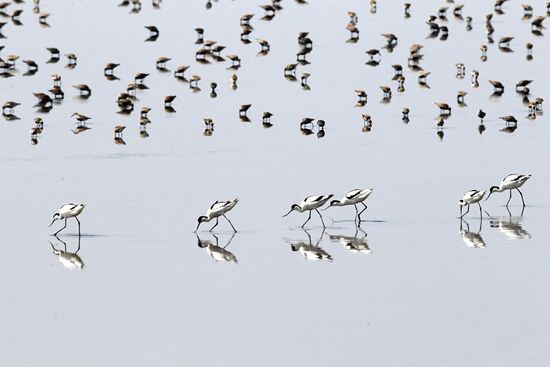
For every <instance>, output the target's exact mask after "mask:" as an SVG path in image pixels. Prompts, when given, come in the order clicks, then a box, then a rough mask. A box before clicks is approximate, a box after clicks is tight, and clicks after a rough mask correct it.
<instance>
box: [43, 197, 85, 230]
mask: <svg viewBox="0 0 550 367" xmlns="http://www.w3.org/2000/svg"><path fill="white" fill-rule="evenodd" d="M84 207H85V205H84V204H65V205H63V206H62V207H61V208H60V209H59V210H58V212H57V213H55V214H54V215H53V220H52V222H51V223H50V225H49V227H51V226H52V224H54V222H55V221H56V220H60V219H65V225H64V226H63V228H61V229H60V230H59V231H57V232H55V233H54V234H53V235H54V236H56V235H57V234H58V233H59V232H61V231H62V230H64V229H65V228H67V219H69V218H74V219H76V221H77V222H78V234H79V235H80V221H79V220H78V216H79V215H80V213H82V211H83V210H84Z"/></svg>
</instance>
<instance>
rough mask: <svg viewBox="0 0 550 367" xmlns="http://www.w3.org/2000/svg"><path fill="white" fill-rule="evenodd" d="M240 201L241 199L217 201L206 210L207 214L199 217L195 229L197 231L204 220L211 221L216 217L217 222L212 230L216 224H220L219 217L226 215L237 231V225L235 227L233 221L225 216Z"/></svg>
mask: <svg viewBox="0 0 550 367" xmlns="http://www.w3.org/2000/svg"><path fill="white" fill-rule="evenodd" d="M238 202H239V199H238V198H237V199H234V200H228V201H216V202H215V203H214V204H212V206H210V208H209V209H208V210H207V211H206V215H202V216H200V217H199V219H198V222H199V223H198V224H197V228H196V229H195V232H197V230H198V229H199V227H200V225H201V223H202V222H210V221H211V220H212V219H216V224H214V226H213V227H212V228H210V231H212V230H213V229H214V228H216V226H217V225H218V219H219V217H224V218H225V219H227V221H228V222H229V224H230V225H231V228H233V231H235V232H237V230H236V229H235V227H233V223H231V221H230V220H229V218H227V217H226V216H225V213H227V212H228V211H230V210H231V209H233V208H234V207H235V205H237V203H238Z"/></svg>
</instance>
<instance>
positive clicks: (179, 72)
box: [174, 65, 189, 79]
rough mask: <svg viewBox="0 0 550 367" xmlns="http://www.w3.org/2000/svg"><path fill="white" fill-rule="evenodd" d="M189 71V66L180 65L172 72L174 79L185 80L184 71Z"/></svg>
mask: <svg viewBox="0 0 550 367" xmlns="http://www.w3.org/2000/svg"><path fill="white" fill-rule="evenodd" d="M187 69H189V65H180V66H178V67H177V68H176V70H174V78H178V79H185V75H184V74H185V71H186V70H187Z"/></svg>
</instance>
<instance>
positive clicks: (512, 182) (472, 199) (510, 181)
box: [458, 173, 531, 218]
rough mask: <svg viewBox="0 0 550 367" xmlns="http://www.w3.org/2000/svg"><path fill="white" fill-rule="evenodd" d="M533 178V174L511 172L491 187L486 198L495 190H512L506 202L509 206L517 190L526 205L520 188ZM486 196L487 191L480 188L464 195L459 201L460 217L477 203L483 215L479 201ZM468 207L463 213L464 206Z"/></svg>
mask: <svg viewBox="0 0 550 367" xmlns="http://www.w3.org/2000/svg"><path fill="white" fill-rule="evenodd" d="M529 178H531V175H518V174H515V173H513V174H510V175H508V176H506V177H504V178H503V179H502V181H501V182H500V184H499V185H498V186H491V187H490V188H489V195H487V198H486V199H485V200H488V199H489V197H490V196H491V194H492V193H493V192H503V191H506V190H508V191H509V192H510V196H509V198H508V201H507V202H506V207H508V204H510V200H512V190H517V191H518V192H519V195H520V196H521V203H522V204H523V206H525V201H524V200H523V194H522V192H521V191H520V190H519V188H520V187H521V186H523V184H524V183H525V182H527V180H528V179H529ZM484 196H485V191H479V190H470V191H468V192H466V193H465V194H464V197H463V198H462V199H461V200H460V201H459V202H458V204H459V206H460V218H463V217H464V216H465V215H466V214H468V212H469V211H470V205H472V204H477V205H478V206H479V214H480V215H482V211H481V204H480V203H479V202H480V201H481V200H482V199H483V197H484ZM463 207H467V209H466V212H465V213H464V214H462V208H463Z"/></svg>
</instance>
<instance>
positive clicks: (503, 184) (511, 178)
mask: <svg viewBox="0 0 550 367" xmlns="http://www.w3.org/2000/svg"><path fill="white" fill-rule="evenodd" d="M529 178H531V175H517V174H510V175H508V176H506V177H504V178H503V179H502V181H500V185H499V186H491V188H490V189H489V195H487V199H485V200H488V199H489V196H491V194H492V193H493V192H495V191H496V192H503V191H505V190H509V191H510V197H509V198H508V201H507V202H506V207H508V204H510V200H512V190H514V189H516V190H518V192H519V195H520V196H521V202H522V204H523V206H525V201H524V200H523V194H522V193H521V191H519V188H520V187H521V186H523V184H524V183H525V182H526V181H527V180H528V179H529Z"/></svg>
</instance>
